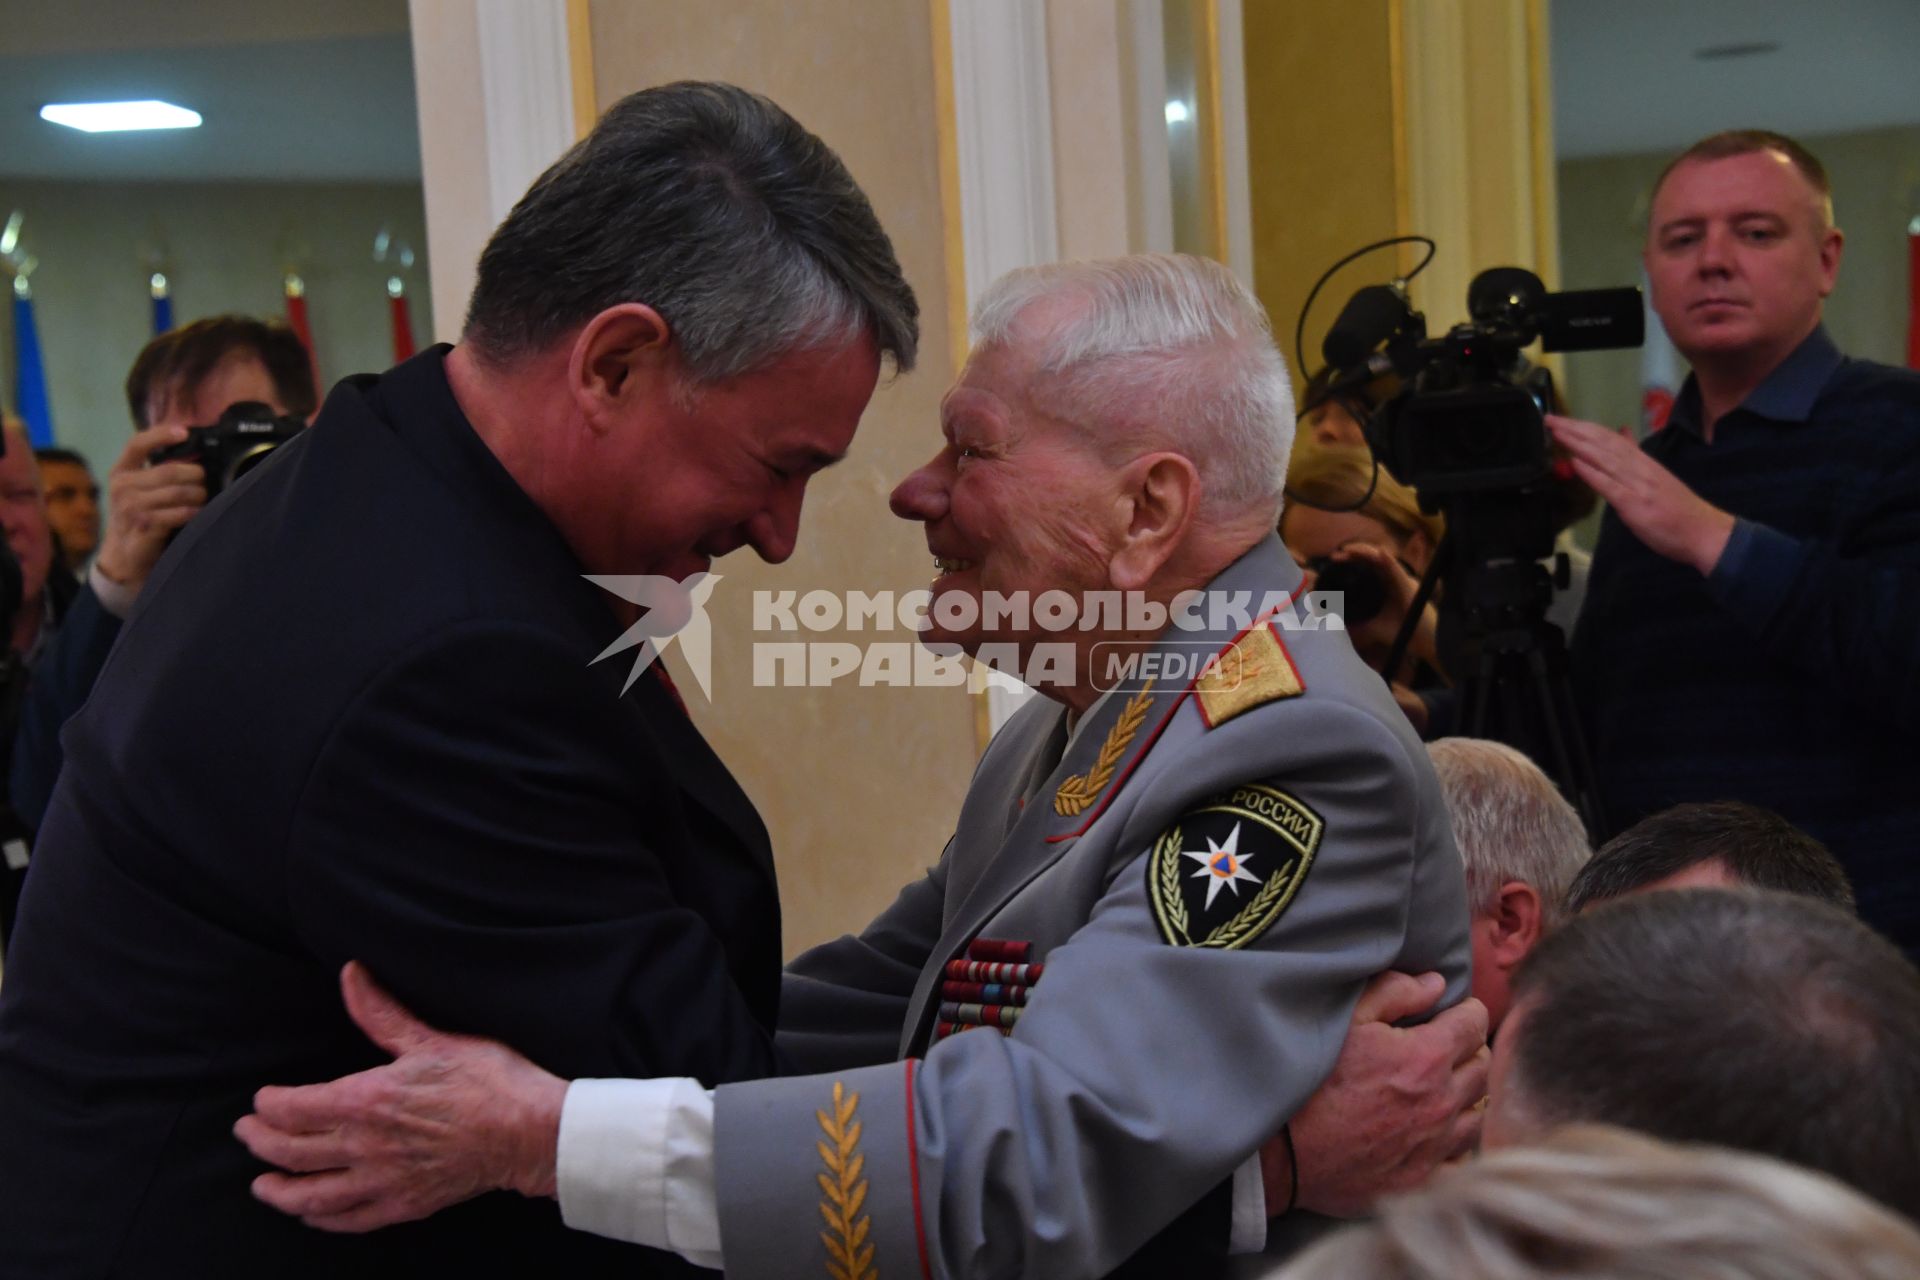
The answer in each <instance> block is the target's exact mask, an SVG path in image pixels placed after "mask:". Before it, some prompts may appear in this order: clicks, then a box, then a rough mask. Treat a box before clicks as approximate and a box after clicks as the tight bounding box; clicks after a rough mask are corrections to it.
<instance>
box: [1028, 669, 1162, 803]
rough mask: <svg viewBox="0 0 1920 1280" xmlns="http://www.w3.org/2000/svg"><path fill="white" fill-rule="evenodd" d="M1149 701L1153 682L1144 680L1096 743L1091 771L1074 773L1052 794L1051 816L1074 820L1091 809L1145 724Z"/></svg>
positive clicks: (1111, 779) (1151, 699)
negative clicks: (1097, 751) (1101, 738)
mask: <svg viewBox="0 0 1920 1280" xmlns="http://www.w3.org/2000/svg"><path fill="white" fill-rule="evenodd" d="M1152 702H1153V681H1152V680H1148V681H1147V682H1146V684H1144V685H1142V686H1141V688H1140V692H1139V693H1136V694H1134V695H1133V697H1132V699H1131V700H1129V701H1128V703H1127V705H1126V707H1125V708H1124V709H1122V710H1121V712H1120V718H1119V719H1118V720H1116V721H1114V722H1113V728H1111V729H1109V730H1107V740H1106V741H1105V742H1103V743H1101V744H1100V754H1099V755H1098V756H1096V757H1095V758H1094V761H1093V768H1091V769H1089V770H1087V771H1086V773H1085V774H1078V773H1076V774H1074V775H1073V776H1072V777H1071V778H1068V779H1067V780H1066V781H1065V782H1063V783H1061V784H1060V789H1059V790H1058V791H1055V792H1054V793H1053V811H1054V812H1055V813H1057V814H1059V815H1060V816H1061V817H1063V818H1077V817H1079V816H1080V815H1081V814H1083V813H1085V812H1086V811H1087V810H1088V809H1090V808H1092V807H1093V802H1094V801H1095V800H1098V799H1099V798H1100V793H1101V792H1102V791H1104V790H1106V786H1107V784H1108V783H1109V782H1111V781H1113V771H1114V770H1115V769H1117V768H1119V767H1120V761H1121V760H1123V759H1125V758H1126V754H1127V748H1128V747H1130V746H1132V745H1133V740H1134V738H1136V737H1138V736H1139V733H1140V726H1141V725H1142V724H1143V723H1145V721H1146V718H1147V708H1148V707H1149V706H1150V705H1152Z"/></svg>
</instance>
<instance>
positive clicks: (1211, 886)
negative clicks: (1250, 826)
mask: <svg viewBox="0 0 1920 1280" xmlns="http://www.w3.org/2000/svg"><path fill="white" fill-rule="evenodd" d="M1206 839H1207V851H1206V852H1205V853H1201V852H1199V851H1197V850H1194V849H1182V850H1181V851H1180V856H1181V857H1183V858H1192V859H1193V860H1194V861H1195V862H1197V863H1199V864H1200V869H1199V870H1198V871H1196V872H1194V873H1193V876H1192V879H1195V880H1198V879H1201V878H1202V877H1205V878H1206V880H1207V906H1206V909H1207V910H1209V911H1211V910H1212V909H1213V900H1214V899H1215V898H1217V897H1219V896H1220V890H1221V889H1222V888H1226V889H1230V890H1232V891H1233V896H1234V897H1236V898H1237V897H1239V896H1240V886H1239V884H1238V883H1237V882H1238V881H1241V880H1244V881H1246V882H1247V883H1248V884H1259V883H1260V877H1259V876H1256V875H1254V874H1253V873H1252V872H1251V871H1248V870H1247V859H1248V858H1251V857H1252V856H1253V854H1252V852H1251V851H1249V852H1247V853H1241V852H1240V824H1239V823H1237V822H1236V823H1234V824H1233V830H1231V831H1229V832H1228V833H1227V838H1226V839H1225V840H1223V841H1216V840H1214V838H1213V837H1212V836H1208V837H1207V838H1206Z"/></svg>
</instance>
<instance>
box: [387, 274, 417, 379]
mask: <svg viewBox="0 0 1920 1280" xmlns="http://www.w3.org/2000/svg"><path fill="white" fill-rule="evenodd" d="M387 305H388V306H389V307H390V308H391V309H392V311H393V362H394V363H395V364H399V363H400V362H401V361H402V360H405V359H407V358H408V357H409V356H411V355H413V319H412V317H411V316H409V315H408V314H407V291H406V290H405V289H404V288H402V287H401V285H400V277H399V276H395V277H393V278H392V279H391V280H388V281H387Z"/></svg>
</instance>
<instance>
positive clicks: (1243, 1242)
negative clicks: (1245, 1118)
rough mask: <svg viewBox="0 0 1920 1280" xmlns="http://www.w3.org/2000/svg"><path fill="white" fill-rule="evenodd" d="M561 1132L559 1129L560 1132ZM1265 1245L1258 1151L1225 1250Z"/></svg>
mask: <svg viewBox="0 0 1920 1280" xmlns="http://www.w3.org/2000/svg"><path fill="white" fill-rule="evenodd" d="M562 1124H563V1125H564V1124H565V1121H564V1120H563V1121H562ZM565 1132H566V1130H565V1128H562V1129H561V1133H562V1134H564V1133H565ZM562 1141H563V1142H564V1141H565V1139H564V1138H563V1139H562ZM1266 1247H1267V1184H1266V1180H1265V1179H1264V1178H1262V1177H1261V1176H1260V1153H1259V1152H1258V1151H1255V1152H1254V1153H1253V1154H1252V1155H1250V1156H1248V1157H1247V1158H1246V1159H1245V1160H1244V1161H1242V1162H1241V1165H1240V1167H1239V1168H1238V1169H1235V1170H1234V1171H1233V1229H1232V1231H1231V1232H1229V1233H1228V1235H1227V1252H1228V1253H1230V1254H1242V1253H1260V1252H1262V1251H1263V1250H1265V1249H1266Z"/></svg>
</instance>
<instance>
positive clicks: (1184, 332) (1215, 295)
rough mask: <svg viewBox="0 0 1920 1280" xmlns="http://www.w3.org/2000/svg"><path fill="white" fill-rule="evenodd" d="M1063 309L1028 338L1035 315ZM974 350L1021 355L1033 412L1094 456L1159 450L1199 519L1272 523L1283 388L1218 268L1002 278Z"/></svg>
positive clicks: (1253, 311)
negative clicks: (1180, 463)
mask: <svg viewBox="0 0 1920 1280" xmlns="http://www.w3.org/2000/svg"><path fill="white" fill-rule="evenodd" d="M1051 302H1059V303H1062V304H1064V305H1063V307H1062V308H1061V313H1060V314H1059V315H1058V317H1057V318H1053V319H1051V320H1050V321H1049V322H1048V323H1047V324H1046V327H1044V328H1042V329H1041V330H1040V331H1039V332H1037V333H1034V332H1022V333H1019V334H1017V335H1016V333H1015V327H1016V325H1017V324H1018V323H1019V321H1020V319H1021V317H1022V315H1023V314H1024V313H1025V312H1026V311H1027V310H1028V308H1030V307H1032V306H1034V305H1035V304H1036V303H1051ZM973 335H974V339H975V341H976V342H978V343H980V344H982V345H987V344H995V345H1018V346H1020V348H1021V349H1022V351H1023V352H1024V353H1025V354H1027V355H1028V356H1029V357H1030V358H1032V359H1033V360H1034V361H1035V365H1036V368H1037V369H1038V371H1039V379H1038V380H1037V385H1036V386H1034V387H1033V388H1032V390H1031V393H1030V394H1032V395H1033V397H1034V399H1035V402H1036V404H1037V405H1038V406H1039V407H1041V408H1042V409H1043V411H1044V412H1046V413H1047V414H1049V415H1050V416H1052V417H1056V418H1059V419H1060V420H1062V421H1064V422H1069V423H1072V424H1074V425H1076V426H1078V427H1079V428H1081V429H1082V430H1083V431H1086V432H1088V433H1089V434H1091V435H1093V436H1095V437H1096V439H1097V440H1098V441H1100V443H1101V444H1102V445H1103V446H1109V447H1111V446H1118V447H1122V448H1129V449H1135V450H1140V451H1145V450H1149V449H1153V448H1156V447H1158V448H1167V449H1171V450H1172V451H1174V452H1178V453H1181V454H1183V455H1185V456H1186V457H1187V458H1189V459H1190V460H1191V461H1192V462H1193V464H1194V466H1195V468H1196V469H1197V470H1198V471H1199V473H1200V481H1201V500H1200V501H1201V509H1202V510H1203V511H1205V512H1208V513H1209V514H1212V515H1216V516H1233V515H1247V516H1252V515H1261V516H1262V520H1263V522H1264V523H1265V524H1268V525H1271V524H1273V523H1274V522H1275V520H1276V519H1277V518H1278V515H1279V510H1280V497H1281V493H1282V491H1283V490H1284V488H1285V485H1286V472H1287V454H1288V452H1289V451H1290V450H1291V449H1292V447H1293V386H1292V383H1291V382H1290V381H1289V380H1288V377H1287V366H1286V361H1285V360H1283V359H1282V358H1281V356H1280V352H1279V351H1278V349H1276V348H1275V347H1274V345H1273V334H1272V332H1271V330H1270V328H1269V326H1268V323H1267V315H1266V312H1265V311H1264V310H1262V309H1261V306H1260V303H1259V302H1258V301H1257V300H1256V299H1255V298H1254V296H1253V295H1252V294H1251V293H1250V292H1248V291H1247V288H1246V286H1245V285H1243V284H1241V283H1240V281H1239V280H1237V279H1236V278H1235V277H1234V275H1233V273H1232V272H1230V271H1228V270H1227V269H1226V268H1225V267H1223V266H1221V265H1220V264H1219V263H1217V262H1213V261H1210V260H1209V259H1206V258H1196V257H1190V256H1187V255H1185V254H1165V253H1142V254H1135V255H1133V256H1131V257H1126V258H1106V259H1101V260H1098V261H1092V262H1060V263H1051V264H1048V265H1046V266H1038V267H1022V268H1020V269H1019V270H1016V271H1010V272H1008V273H1007V274H1006V275H1004V276H1002V277H1000V279H998V280H996V281H994V283H993V284H992V285H991V286H990V287H989V288H988V289H987V291H986V293H985V294H983V295H982V296H981V298H980V301H979V304H978V305H977V306H976V307H975V308H974V313H973Z"/></svg>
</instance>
